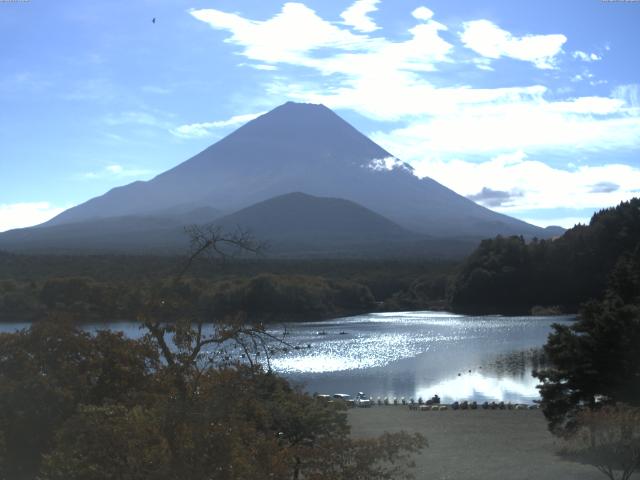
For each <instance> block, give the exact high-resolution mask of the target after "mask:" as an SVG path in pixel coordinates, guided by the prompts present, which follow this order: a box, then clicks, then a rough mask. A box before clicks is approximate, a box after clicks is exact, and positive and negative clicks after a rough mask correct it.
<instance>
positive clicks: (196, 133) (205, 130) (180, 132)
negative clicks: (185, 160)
mask: <svg viewBox="0 0 640 480" xmlns="http://www.w3.org/2000/svg"><path fill="white" fill-rule="evenodd" d="M264 113H265V112H258V113H247V114H245V115H234V116H233V117H231V118H229V119H227V120H217V121H214V122H203V123H190V124H186V125H180V126H178V127H176V128H173V129H171V130H170V131H171V133H172V134H173V135H175V136H176V137H180V138H202V137H208V136H209V135H211V134H212V133H213V132H212V130H215V129H217V128H225V127H235V126H238V125H242V124H244V123H247V122H249V121H251V120H253V119H254V118H257V117H259V116H260V115H264Z"/></svg>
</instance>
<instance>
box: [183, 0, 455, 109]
mask: <svg viewBox="0 0 640 480" xmlns="http://www.w3.org/2000/svg"><path fill="white" fill-rule="evenodd" d="M427 10H428V9H417V12H418V13H417V16H418V17H420V18H419V20H420V23H418V24H417V25H415V26H414V27H412V28H410V29H409V31H408V33H409V34H410V35H411V36H410V38H409V39H408V40H405V41H400V42H393V41H390V40H388V39H385V38H373V37H369V36H367V35H364V34H354V33H352V32H350V31H349V30H347V29H344V28H340V27H339V26H336V25H335V24H334V23H332V22H329V21H327V20H324V19H322V18H320V17H319V16H318V15H317V14H316V13H315V12H314V11H313V10H311V9H309V8H308V7H306V6H305V5H302V4H299V3H286V4H285V5H284V6H283V8H282V11H281V12H280V13H278V14H277V15H275V16H274V17H272V18H270V19H268V20H264V21H256V20H249V19H245V18H242V17H240V16H239V15H236V14H231V13H225V12H221V11H219V10H214V9H205V10H191V12H190V13H191V15H193V16H194V18H196V19H198V20H201V21H203V22H205V23H207V24H209V25H210V26H211V27H212V28H215V29H218V30H227V31H229V32H230V34H231V35H230V37H229V38H228V39H227V40H225V41H226V42H228V43H232V44H234V45H238V46H240V47H242V48H243V51H242V54H243V55H244V56H245V57H247V58H249V59H251V60H256V61H260V62H266V63H267V64H277V63H284V64H289V65H296V66H303V67H308V68H311V69H314V70H316V71H317V72H319V73H320V74H321V75H323V76H324V77H330V76H339V77H341V78H343V79H344V85H343V87H344V88H341V87H338V88H336V89H332V88H331V87H329V88H327V87H326V86H325V88H324V91H329V94H327V95H326V96H327V97H336V96H341V95H342V94H343V93H347V94H349V93H352V92H353V91H356V90H357V91H359V97H360V98H359V99H358V100H357V101H358V103H359V104H366V103H368V102H369V100H368V99H369V98H370V94H371V93H372V92H371V90H375V91H376V92H375V96H378V97H380V96H381V95H380V92H385V94H387V93H389V92H390V91H391V90H392V89H394V88H395V87H396V86H397V85H404V84H407V83H412V82H418V81H419V80H418V78H417V77H416V76H415V72H430V71H434V70H436V65H437V64H438V63H440V62H451V59H450V58H449V53H450V52H451V50H452V48H453V46H452V45H451V44H450V43H448V42H446V41H445V40H443V39H442V38H441V37H440V35H439V32H440V31H442V30H446V29H447V27H446V26H445V25H442V24H440V23H438V22H436V21H433V20H431V19H430V18H429V19H428V18H427V17H429V15H427V13H426V11H427ZM414 13H415V11H414ZM321 49H322V50H323V52H326V51H329V52H330V53H328V54H327V53H324V54H323V55H322V56H318V55H319V51H320V50H321ZM381 66H383V68H382V67H381ZM365 97H366V98H367V100H364V98H365ZM290 98H295V91H291V96H290ZM306 100H307V101H313V98H306ZM336 100H337V101H336V102H335V103H334V106H335V105H336V104H340V101H339V99H337V98H336ZM327 103H329V101H327ZM389 103H391V102H389ZM405 103H406V102H405ZM372 110H375V108H374V109H372ZM385 113H386V112H380V113H379V115H384V114H385Z"/></svg>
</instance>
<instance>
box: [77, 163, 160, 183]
mask: <svg viewBox="0 0 640 480" xmlns="http://www.w3.org/2000/svg"><path fill="white" fill-rule="evenodd" d="M152 173H153V171H152V170H149V169H145V168H131V167H123V166H122V165H118V164H111V165H107V166H105V167H104V168H102V169H100V170H97V171H93V172H85V173H81V174H79V175H77V178H79V179H84V180H94V179H105V178H123V179H124V178H132V177H138V178H141V177H147V176H149V175H151V174H152Z"/></svg>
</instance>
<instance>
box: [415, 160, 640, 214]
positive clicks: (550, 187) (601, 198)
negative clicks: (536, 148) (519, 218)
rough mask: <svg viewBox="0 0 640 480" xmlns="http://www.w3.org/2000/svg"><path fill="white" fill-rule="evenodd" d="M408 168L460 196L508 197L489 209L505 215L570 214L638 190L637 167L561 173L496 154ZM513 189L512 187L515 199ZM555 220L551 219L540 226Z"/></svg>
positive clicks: (534, 162) (590, 168)
mask: <svg viewBox="0 0 640 480" xmlns="http://www.w3.org/2000/svg"><path fill="white" fill-rule="evenodd" d="M413 166H414V168H415V172H416V174H417V175H418V176H420V177H424V176H428V177H431V178H433V179H434V180H436V181H438V182H440V183H442V184H443V185H446V186H447V187H449V188H452V189H453V190H454V191H456V192H458V193H460V194H461V195H465V196H478V192H479V191H481V190H482V189H483V188H484V189H487V190H489V191H494V192H511V193H512V194H511V195H510V196H509V198H508V201H507V202H505V203H504V204H502V205H493V206H494V207H495V208H494V209H495V210H497V211H500V212H503V213H507V214H509V213H510V212H522V211H523V210H544V209H555V208H557V207H558V206H567V207H568V206H570V207H571V208H574V209H589V208H594V207H595V208H605V207H610V206H612V205H616V204H618V203H620V202H621V201H624V200H628V199H629V198H631V197H633V196H634V195H637V193H635V192H636V191H637V189H638V185H640V168H637V167H633V166H630V165H623V164H603V165H595V166H588V165H584V166H578V167H575V168H572V169H569V170H565V169H560V168H556V167H552V166H550V165H547V164H546V163H544V162H542V161H539V160H534V159H530V158H528V157H527V155H526V154H525V153H524V152H522V151H514V152H511V153H508V154H503V155H498V156H496V157H494V158H492V159H490V160H487V161H484V162H471V161H467V160H461V159H457V160H452V161H443V160H440V159H424V160H422V161H419V162H414V163H413ZM514 186H517V192H515V194H514V190H513V189H514ZM605 186H608V188H604V187H605ZM524 216H526V215H524ZM558 221H559V220H558V219H553V220H549V221H546V222H544V224H546V225H548V224H553V223H557V222H558ZM534 223H540V221H539V220H538V221H537V222H534Z"/></svg>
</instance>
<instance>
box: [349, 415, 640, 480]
mask: <svg viewBox="0 0 640 480" xmlns="http://www.w3.org/2000/svg"><path fill="white" fill-rule="evenodd" d="M348 415H349V422H350V424H351V426H352V435H353V436H355V437H369V436H374V435H379V434H380V433H382V432H385V431H388V432H397V431H400V430H405V431H407V432H420V433H422V434H423V435H425V436H426V437H427V440H428V441H429V448H427V449H425V450H424V451H423V452H422V454H421V455H419V456H418V457H416V470H415V474H416V478H417V479H420V480H422V479H433V480H444V479H447V480H449V479H451V480H501V479H505V480H507V479H509V480H510V479H513V480H524V479H531V480H534V479H536V480H537V479H540V480H556V479H557V480H592V479H593V480H604V479H605V477H604V476H602V474H601V473H599V472H598V471H597V470H596V469H595V468H594V467H592V466H588V465H582V464H579V463H574V462H570V461H567V460H563V459H562V458H561V457H559V456H558V455H556V452H557V451H558V450H559V445H560V442H559V441H557V440H556V439H555V438H554V437H553V436H552V435H551V434H550V433H549V432H548V431H547V425H546V422H545V419H544V417H543V415H542V412H541V411H539V410H457V411H453V410H447V411H442V412H431V411H428V412H421V411H410V410H409V409H408V408H407V407H401V406H386V407H385V406H376V407H373V408H366V409H365V408H361V409H358V408H356V409H350V410H349V414H348ZM633 478H640V476H638V475H636V476H634V477H633Z"/></svg>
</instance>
